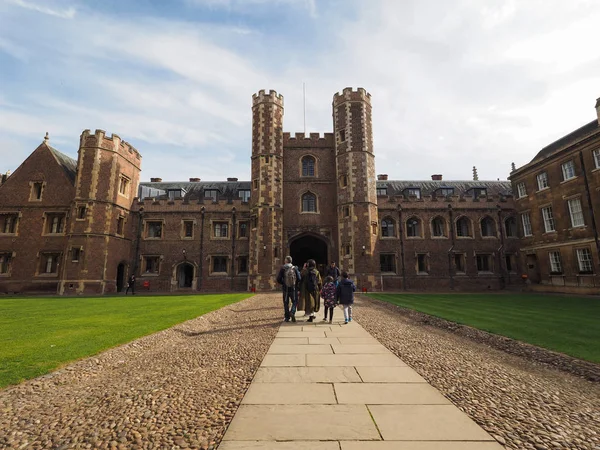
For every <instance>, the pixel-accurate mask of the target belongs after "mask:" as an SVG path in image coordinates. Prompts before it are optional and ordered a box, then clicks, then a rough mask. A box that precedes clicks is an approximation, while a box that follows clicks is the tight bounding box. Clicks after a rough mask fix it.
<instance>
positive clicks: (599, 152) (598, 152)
mask: <svg viewBox="0 0 600 450" xmlns="http://www.w3.org/2000/svg"><path fill="white" fill-rule="evenodd" d="M592 159H593V160H594V169H600V148H597V149H595V150H592Z"/></svg>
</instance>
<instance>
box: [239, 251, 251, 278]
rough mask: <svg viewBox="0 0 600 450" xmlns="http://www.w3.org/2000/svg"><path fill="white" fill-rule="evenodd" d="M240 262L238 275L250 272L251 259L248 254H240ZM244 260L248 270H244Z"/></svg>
mask: <svg viewBox="0 0 600 450" xmlns="http://www.w3.org/2000/svg"><path fill="white" fill-rule="evenodd" d="M237 259H238V263H237V273H238V275H246V274H248V262H249V260H250V258H249V256H248V255H240V256H238V258H237ZM242 261H246V270H242Z"/></svg>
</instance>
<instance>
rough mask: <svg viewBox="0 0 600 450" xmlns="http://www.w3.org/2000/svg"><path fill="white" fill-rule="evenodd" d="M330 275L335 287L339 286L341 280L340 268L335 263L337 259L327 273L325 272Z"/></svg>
mask: <svg viewBox="0 0 600 450" xmlns="http://www.w3.org/2000/svg"><path fill="white" fill-rule="evenodd" d="M325 275H327V276H328V277H331V278H333V282H334V283H335V287H337V285H338V283H339V281H340V269H339V268H338V267H336V265H335V261H334V262H332V263H331V264H330V265H329V267H328V268H327V273H326V274H325Z"/></svg>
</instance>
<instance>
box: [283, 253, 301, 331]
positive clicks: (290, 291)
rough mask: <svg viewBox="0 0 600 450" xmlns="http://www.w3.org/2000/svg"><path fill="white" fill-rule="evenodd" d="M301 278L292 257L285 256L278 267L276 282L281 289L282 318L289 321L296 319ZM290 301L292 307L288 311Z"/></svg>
mask: <svg viewBox="0 0 600 450" xmlns="http://www.w3.org/2000/svg"><path fill="white" fill-rule="evenodd" d="M301 279H302V276H301V275H300V272H299V271H298V268H297V267H296V266H294V265H293V264H292V257H291V256H286V257H285V264H284V265H283V266H281V269H279V274H278V275H277V282H278V283H279V284H281V287H282V290H283V313H284V320H285V321H286V322H289V321H290V319H292V322H295V321H296V307H297V305H298V291H297V289H296V288H297V285H298V282H300V280H301ZM290 301H291V302H292V309H291V311H290Z"/></svg>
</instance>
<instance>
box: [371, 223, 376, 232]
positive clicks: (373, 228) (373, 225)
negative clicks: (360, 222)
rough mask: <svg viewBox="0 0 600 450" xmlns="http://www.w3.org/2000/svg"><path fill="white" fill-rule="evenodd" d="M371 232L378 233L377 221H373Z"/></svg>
mask: <svg viewBox="0 0 600 450" xmlns="http://www.w3.org/2000/svg"><path fill="white" fill-rule="evenodd" d="M371 233H373V234H375V235H376V234H377V222H371Z"/></svg>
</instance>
